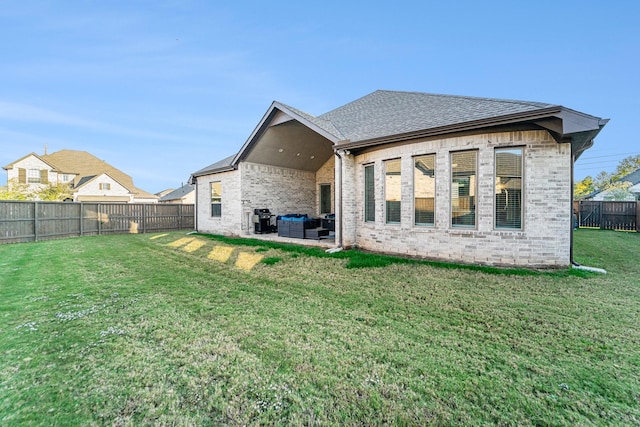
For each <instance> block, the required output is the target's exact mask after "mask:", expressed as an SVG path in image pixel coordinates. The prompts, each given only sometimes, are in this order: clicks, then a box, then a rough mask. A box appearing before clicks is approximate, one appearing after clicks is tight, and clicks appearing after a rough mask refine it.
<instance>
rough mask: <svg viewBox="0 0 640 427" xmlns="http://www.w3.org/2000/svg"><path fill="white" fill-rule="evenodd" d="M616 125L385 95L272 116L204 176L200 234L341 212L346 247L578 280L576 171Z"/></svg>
mask: <svg viewBox="0 0 640 427" xmlns="http://www.w3.org/2000/svg"><path fill="white" fill-rule="evenodd" d="M606 123H607V120H603V119H600V118H598V117H594V116H590V115H587V114H583V113H580V112H577V111H574V110H570V109H568V108H565V107H562V106H559V105H552V104H545V103H539V102H528V101H512V100H500V99H487V98H472V97H463V96H448V95H433V94H428V93H414V92H395V91H376V92H373V93H371V94H369V95H367V96H364V97H362V98H360V99H357V100H355V101H353V102H351V103H349V104H346V105H344V106H342V107H339V108H337V109H335V110H332V111H329V112H328V113H325V114H322V115H320V116H313V115H311V114H308V113H304V112H302V111H300V110H298V109H295V108H292V107H290V106H287V105H285V104H282V103H280V102H273V103H272V104H271V106H270V107H269V108H268V110H267V111H266V113H265V115H264V117H263V118H262V119H261V120H260V122H259V123H258V125H257V126H256V128H255V129H254V131H253V132H252V133H251V135H250V136H249V138H248V140H247V141H246V143H245V144H244V145H243V146H242V148H241V149H240V151H239V152H238V153H237V154H235V155H233V156H230V157H228V158H226V159H223V160H220V161H218V162H216V163H214V164H212V165H210V166H207V167H205V168H203V169H201V170H199V171H197V172H194V173H193V174H192V178H191V181H192V182H193V183H195V184H196V228H197V230H198V231H201V232H209V233H217V234H232V235H241V234H249V233H250V232H251V230H252V228H253V224H252V213H253V210H254V209H255V208H266V209H270V211H271V213H274V214H278V215H280V214H288V213H301V214H308V215H310V216H315V217H318V216H321V215H322V214H324V213H326V211H327V210H329V211H331V212H333V213H335V232H336V245H337V246H338V247H345V248H346V247H358V248H361V249H365V250H371V251H378V252H386V253H397V254H403V255H409V256H416V257H423V258H433V259H443V260H449V261H457V262H467V263H481V264H490V265H516V266H518V265H519V266H549V267H560V266H567V265H569V264H570V263H571V257H572V247H571V244H572V243H571V242H572V238H571V233H572V215H573V212H572V203H571V201H572V187H573V183H572V167H573V162H574V161H575V160H576V159H577V158H578V156H580V155H581V154H582V152H584V151H585V150H586V149H588V148H589V147H591V146H592V145H593V140H594V138H595V136H596V135H597V134H598V133H599V132H600V130H601V129H602V128H603V126H604V125H605V124H606ZM327 207H329V209H328V208H327Z"/></svg>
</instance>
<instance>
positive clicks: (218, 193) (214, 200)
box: [211, 181, 222, 217]
mask: <svg viewBox="0 0 640 427" xmlns="http://www.w3.org/2000/svg"><path fill="white" fill-rule="evenodd" d="M211 216H213V217H221V216H222V183H221V182H220V181H216V182H212V183H211Z"/></svg>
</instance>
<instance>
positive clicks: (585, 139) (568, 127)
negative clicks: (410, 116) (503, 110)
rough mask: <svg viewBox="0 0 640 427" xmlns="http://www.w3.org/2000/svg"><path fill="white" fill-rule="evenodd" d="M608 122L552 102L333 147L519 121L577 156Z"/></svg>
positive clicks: (367, 145)
mask: <svg viewBox="0 0 640 427" xmlns="http://www.w3.org/2000/svg"><path fill="white" fill-rule="evenodd" d="M607 122H608V119H601V118H599V117H594V116H590V115H587V114H583V113H580V112H578V111H574V110H570V109H568V108H565V107H562V106H552V107H547V108H541V109H538V110H533V111H526V112H522V113H515V114H508V115H503V116H496V117H490V118H486V119H481V120H474V121H469V122H462V123H455V124H451V125H446V126H439V127H434V128H429V129H422V130H419V131H414V132H408V133H402V134H397V135H389V136H384V137H380V138H373V139H367V140H360V141H348V140H347V141H341V142H338V143H336V144H335V147H334V149H335V150H336V151H337V150H356V151H357V150H361V149H365V148H370V147H374V146H378V145H386V144H393V143H399V142H405V141H409V140H415V139H422V138H432V137H439V136H445V135H451V134H457V133H464V132H471V131H480V130H486V129H491V128H496V127H500V126H513V125H517V124H522V125H528V126H531V125H535V126H537V127H539V128H542V129H546V130H547V131H549V133H550V134H551V136H552V137H553V138H554V139H555V140H556V141H557V142H558V143H571V148H572V152H573V153H574V155H575V158H576V159H577V158H578V157H579V156H580V154H582V152H584V151H585V150H586V149H587V148H589V147H590V146H591V145H593V139H594V138H595V136H596V135H597V134H598V133H599V132H600V130H602V128H603V127H604V126H605V125H606V124H607Z"/></svg>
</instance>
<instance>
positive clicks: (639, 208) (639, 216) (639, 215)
mask: <svg viewBox="0 0 640 427" xmlns="http://www.w3.org/2000/svg"><path fill="white" fill-rule="evenodd" d="M636 231H637V232H638V233H640V200H638V201H637V202H636Z"/></svg>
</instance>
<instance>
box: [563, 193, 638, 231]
mask: <svg viewBox="0 0 640 427" xmlns="http://www.w3.org/2000/svg"><path fill="white" fill-rule="evenodd" d="M574 210H575V211H576V212H577V213H578V222H579V224H580V227H594V228H600V229H603V230H629V231H634V230H635V231H639V232H640V202H612V201H596V200H580V201H576V202H574Z"/></svg>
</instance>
